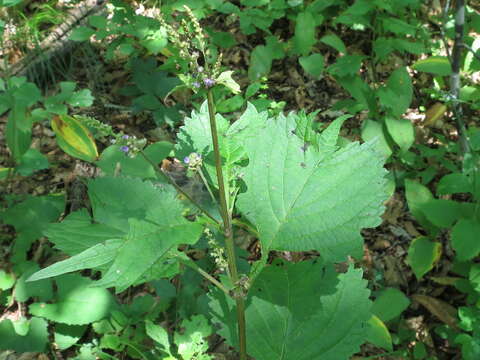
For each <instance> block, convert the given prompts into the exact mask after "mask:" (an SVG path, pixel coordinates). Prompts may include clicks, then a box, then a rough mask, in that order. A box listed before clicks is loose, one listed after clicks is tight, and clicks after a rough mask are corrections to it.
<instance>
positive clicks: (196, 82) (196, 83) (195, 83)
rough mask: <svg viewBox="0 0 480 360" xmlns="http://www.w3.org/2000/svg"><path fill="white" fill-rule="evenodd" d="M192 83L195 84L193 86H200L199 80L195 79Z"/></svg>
mask: <svg viewBox="0 0 480 360" xmlns="http://www.w3.org/2000/svg"><path fill="white" fill-rule="evenodd" d="M192 85H193V87H196V88H197V89H198V88H199V87H200V83H199V82H198V81H195V82H194V83H193V84H192Z"/></svg>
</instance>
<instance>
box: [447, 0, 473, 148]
mask: <svg viewBox="0 0 480 360" xmlns="http://www.w3.org/2000/svg"><path fill="white" fill-rule="evenodd" d="M464 24H465V3H464V0H457V1H456V2H455V41H454V44H453V51H452V75H451V76H450V93H451V95H452V97H453V113H454V116H455V121H456V122H457V130H458V134H459V142H460V148H461V151H462V155H465V154H466V153H468V152H469V151H470V144H469V143H468V138H467V129H466V126H465V122H464V121H463V111H462V105H461V104H460V102H459V97H460V62H461V58H462V49H463V27H464Z"/></svg>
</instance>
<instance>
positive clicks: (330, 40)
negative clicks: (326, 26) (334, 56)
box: [320, 34, 347, 54]
mask: <svg viewBox="0 0 480 360" xmlns="http://www.w3.org/2000/svg"><path fill="white" fill-rule="evenodd" d="M320 41H321V42H323V43H324V44H327V45H329V46H331V47H333V48H334V49H335V50H337V51H338V52H340V53H343V54H346V53H347V48H346V46H345V44H344V43H343V41H342V39H340V38H339V37H338V36H337V35H335V34H330V35H325V36H323V37H322V38H321V39H320Z"/></svg>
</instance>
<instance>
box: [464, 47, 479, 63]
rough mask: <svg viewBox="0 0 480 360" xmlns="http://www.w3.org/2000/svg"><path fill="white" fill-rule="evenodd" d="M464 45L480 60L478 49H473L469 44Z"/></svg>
mask: <svg viewBox="0 0 480 360" xmlns="http://www.w3.org/2000/svg"><path fill="white" fill-rule="evenodd" d="M462 46H463V47H464V48H465V49H467V50H468V51H470V52H471V53H472V54H473V56H474V57H475V58H476V59H477V60H480V54H477V51H475V50H473V49H472V48H471V47H470V46H468V45H467V44H462Z"/></svg>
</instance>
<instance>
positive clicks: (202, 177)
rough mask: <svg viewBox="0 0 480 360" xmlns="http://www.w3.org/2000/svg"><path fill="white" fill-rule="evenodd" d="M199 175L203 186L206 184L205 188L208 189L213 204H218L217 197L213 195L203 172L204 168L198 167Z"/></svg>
mask: <svg viewBox="0 0 480 360" xmlns="http://www.w3.org/2000/svg"><path fill="white" fill-rule="evenodd" d="M198 174H199V175H200V178H201V179H202V181H203V184H204V185H205V187H206V188H207V190H208V193H209V194H210V198H211V199H212V200H213V202H215V203H216V202H217V199H216V198H215V196H214V195H213V192H212V189H211V188H210V185H209V184H208V181H207V179H206V178H205V175H203V171H202V168H201V167H198Z"/></svg>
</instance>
